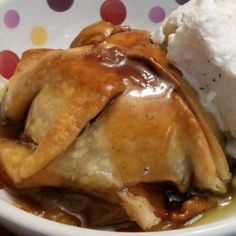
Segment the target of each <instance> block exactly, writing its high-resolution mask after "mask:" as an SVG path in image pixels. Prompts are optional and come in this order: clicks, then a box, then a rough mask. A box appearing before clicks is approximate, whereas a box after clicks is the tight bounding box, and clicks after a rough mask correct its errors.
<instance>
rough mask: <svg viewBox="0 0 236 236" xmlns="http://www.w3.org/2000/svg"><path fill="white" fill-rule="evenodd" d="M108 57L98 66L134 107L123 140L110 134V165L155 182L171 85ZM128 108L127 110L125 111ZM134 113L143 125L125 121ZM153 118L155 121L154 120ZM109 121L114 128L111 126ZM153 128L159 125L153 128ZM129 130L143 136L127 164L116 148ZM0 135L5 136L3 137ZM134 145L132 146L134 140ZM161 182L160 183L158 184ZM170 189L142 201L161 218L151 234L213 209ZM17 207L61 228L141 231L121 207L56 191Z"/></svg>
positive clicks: (169, 115) (204, 199) (135, 64)
mask: <svg viewBox="0 0 236 236" xmlns="http://www.w3.org/2000/svg"><path fill="white" fill-rule="evenodd" d="M111 52H112V51H111ZM112 53H114V58H113V57H112V55H109V57H107V58H105V59H104V60H103V61H102V62H101V63H103V65H104V66H106V67H109V68H114V67H118V68H119V69H118V70H119V72H120V74H122V78H123V81H124V83H125V84H126V85H129V86H127V87H128V89H127V90H126V91H125V93H126V95H127V96H128V97H129V98H130V99H132V101H134V103H133V106H131V107H132V109H133V110H132V112H133V113H132V112H130V113H129V114H131V113H132V115H133V116H132V117H127V118H126V124H125V123H123V124H125V125H127V127H125V128H122V129H120V130H124V131H125V132H126V133H125V134H126V135H124V133H121V134H120V136H119V135H117V137H116V138H117V140H115V139H114V133H115V132H112V129H110V131H111V132H110V134H111V136H110V140H111V143H112V145H113V146H114V150H113V161H114V162H115V163H114V166H115V167H116V168H117V171H118V172H119V175H120V176H121V177H122V178H123V179H124V180H127V182H128V181H129V180H130V181H131V180H133V181H134V180H135V181H136V182H137V183H139V182H141V181H143V182H149V181H150V182H154V181H158V179H156V178H157V177H156V172H157V170H156V169H157V167H158V166H161V164H160V165H159V163H158V161H157V160H159V159H161V158H157V157H156V156H154V155H153V153H155V154H157V155H158V156H159V157H162V156H165V152H166V150H167V147H168V141H166V140H169V132H168V131H169V130H170V129H171V128H172V126H174V125H175V123H174V122H175V118H176V116H175V114H174V113H173V111H172V110H173V103H172V92H173V91H174V85H173V84H172V83H170V82H168V81H166V80H164V79H162V78H159V77H158V75H156V74H155V73H154V72H153V71H152V69H151V68H150V66H149V65H145V64H144V65H143V61H142V63H141V62H140V61H139V60H136V59H132V60H130V59H129V60H128V59H124V57H123V56H122V54H120V55H118V54H119V52H117V51H115V50H113V52H112ZM106 90H107V91H108V90H109V87H106ZM152 99H153V101H154V99H155V105H156V106H157V107H161V109H160V110H158V109H153V104H154V103H153V104H152V103H150V101H152ZM156 99H158V102H159V103H157V102H156ZM149 103H150V104H151V106H150V104H149ZM131 104H132V102H131ZM140 104H141V105H143V107H144V108H145V109H144V112H143V113H140V112H139V109H137V108H138V107H139V106H140ZM129 105H130V104H129ZM113 107H115V106H113ZM143 107H142V108H143ZM129 108H130V107H129V106H128V107H126V106H124V109H129ZM165 109H166V110H165ZM140 110H142V109H140ZM142 111H143V110H142ZM124 114H125V112H123V111H122V112H121V116H123V115H124ZM137 114H139V115H140V116H139V118H140V117H141V118H140V119H142V122H141V123H140V120H137V123H135V122H132V124H131V122H130V121H134V120H135V117H137ZM160 114H161V115H160ZM121 116H120V117H121ZM117 117H118V122H117V123H119V121H120V119H119V116H117ZM158 117H159V119H160V120H158ZM110 121H111V122H110V123H111V124H112V125H113V124H114V121H113V120H110ZM168 122H169V123H168ZM157 123H158V124H161V125H162V126H161V127H160V126H157ZM107 124H108V126H107V129H106V130H109V122H107ZM107 124H106V125H107ZM132 125H133V126H132ZM111 127H112V126H111ZM150 127H152V129H150ZM157 127H158V128H159V135H160V137H157V134H156V131H155V128H157ZM160 129H161V131H160ZM129 130H135V131H137V132H136V133H135V137H136V138H137V137H142V138H143V139H142V140H141V142H139V143H134V147H135V148H134V149H133V150H134V152H133V153H132V155H130V156H129V159H128V155H126V153H123V154H124V155H123V156H121V154H120V152H119V149H122V148H123V146H125V144H126V143H127V142H126V140H125V138H127V137H128V140H132V138H133V136H134V133H132V132H131V133H129ZM10 133H11V132H10ZM13 133H14V132H13ZM17 134H18V133H17ZM129 135H130V137H129ZM3 136H4V137H5V134H4V135H3ZM18 136H19V135H18ZM150 137H152V139H151V140H152V141H153V143H152V144H151V145H150ZM121 140H122V141H121ZM134 140H135V141H136V140H137V139H134ZM160 147H162V148H160ZM142 148H143V149H142ZM130 150H132V149H131V148H128V149H127V153H130ZM137 153H138V154H139V153H141V154H143V156H142V158H140V159H139V160H138V159H137ZM147 160H148V161H147ZM150 160H151V161H150ZM150 163H151V164H150ZM124 164H125V165H124ZM161 169H162V170H161ZM161 169H160V172H161V171H162V172H163V173H162V174H163V175H164V174H165V172H166V169H165V168H161ZM168 176H169V175H168V174H167V177H164V178H163V179H164V180H165V178H168ZM163 179H159V181H162V180H163ZM167 180H168V179H167ZM144 188H146V187H144ZM148 188H149V187H148ZM173 189H174V188H173V187H170V188H169V187H164V185H162V186H161V187H159V186H157V187H154V188H153V186H151V188H149V189H148V191H147V192H148V193H150V194H149V195H148V196H147V197H148V200H150V202H151V203H152V205H153V206H154V208H155V209H156V211H158V213H160V214H161V218H162V219H163V222H162V223H161V224H160V225H159V226H158V227H157V228H155V229H153V230H165V229H174V228H179V227H182V226H184V225H185V224H187V223H188V222H189V221H190V220H192V219H193V218H194V216H198V215H199V214H201V213H202V212H204V211H206V210H208V209H209V208H211V207H213V205H215V201H214V199H213V198H212V199H211V197H209V196H199V197H196V196H193V195H191V193H188V194H184V195H181V194H179V193H178V192H177V191H176V190H173ZM170 190H171V191H172V190H173V194H172V197H170V196H168V192H169V191H170ZM132 191H133V192H135V191H137V189H131V192H132ZM174 195H176V196H177V197H176V199H177V200H176V199H174V198H173V196H174ZM180 195H181V197H180ZM17 206H18V207H19V208H21V209H23V210H25V211H28V212H31V213H33V214H35V215H38V216H40V217H43V218H47V219H50V220H53V221H57V222H60V223H64V224H69V225H75V226H82V227H89V228H101V227H108V229H109V227H110V229H114V228H115V229H116V230H117V231H140V228H139V227H137V225H136V224H133V223H131V222H129V221H128V217H127V215H126V214H125V213H124V211H123V210H122V209H121V208H119V207H117V206H113V205H109V204H107V203H104V202H102V201H100V200H99V199H94V198H91V197H87V196H85V195H81V194H75V193H67V192H64V191H62V190H58V189H42V190H41V191H39V192H36V193H35V192H34V193H33V194H32V193H29V194H26V197H25V195H24V196H23V197H22V196H20V197H18V200H17ZM123 224H128V226H123ZM115 225H116V226H115Z"/></svg>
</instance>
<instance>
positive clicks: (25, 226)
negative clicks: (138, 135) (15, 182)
mask: <svg viewBox="0 0 236 236" xmlns="http://www.w3.org/2000/svg"><path fill="white" fill-rule="evenodd" d="M0 219H2V220H3V221H4V222H7V223H8V225H10V224H14V225H15V226H17V227H20V228H21V229H22V230H24V231H28V232H34V233H37V234H40V235H42V234H43V235H49V236H53V235H61V236H67V235H70V236H94V235H96V236H118V235H121V234H122V235H124V236H130V235H136V236H158V235H160V236H167V235H168V236H174V235H176V234H178V236H187V235H190V234H191V235H203V234H204V235H209V236H210V235H212V236H213V235H214V236H217V235H219V236H220V235H226V234H233V233H235V232H236V226H235V222H236V215H235V216H231V217H229V218H227V219H222V220H219V221H215V222H213V223H208V224H204V225H201V226H193V227H189V228H184V229H177V230H169V231H159V232H114V231H104V230H95V229H87V228H80V227H76V226H69V225H65V224H61V223H57V222H54V221H51V220H47V219H44V218H41V217H39V216H36V215H33V214H31V213H28V212H26V211H24V210H22V209H19V208H17V207H16V206H14V205H12V204H10V203H7V202H5V201H4V200H1V199H0ZM20 228H19V231H20Z"/></svg>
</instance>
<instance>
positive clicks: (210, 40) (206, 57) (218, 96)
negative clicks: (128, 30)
mask: <svg viewBox="0 0 236 236" xmlns="http://www.w3.org/2000/svg"><path fill="white" fill-rule="evenodd" d="M235 12H236V1H235V0H227V1H224V0H191V1H189V2H188V3H187V4H185V5H183V6H181V7H179V8H178V9H177V10H175V11H174V12H173V13H172V14H171V15H170V16H169V17H168V18H167V19H166V20H165V21H164V23H163V24H162V26H161V27H160V28H159V29H158V30H157V32H155V33H154V34H153V38H152V39H153V41H154V42H155V43H158V44H162V45H163V46H166V48H167V53H168V59H169V60H170V62H171V63H172V64H173V65H175V66H176V67H177V68H178V69H180V70H181V72H182V73H183V77H184V78H185V79H186V80H187V81H188V82H189V83H190V84H191V85H192V86H193V88H194V89H195V90H196V92H197V93H198V95H199V98H200V100H201V102H202V104H203V106H205V107H206V108H207V109H208V110H209V111H210V112H212V113H213V115H214V116H215V118H216V120H217V122H218V125H219V127H220V129H221V130H222V131H223V132H227V133H229V134H230V135H231V136H233V137H234V138H236V102H235V100H236V40H235V38H236V14H235Z"/></svg>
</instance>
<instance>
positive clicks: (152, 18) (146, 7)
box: [0, 0, 236, 235]
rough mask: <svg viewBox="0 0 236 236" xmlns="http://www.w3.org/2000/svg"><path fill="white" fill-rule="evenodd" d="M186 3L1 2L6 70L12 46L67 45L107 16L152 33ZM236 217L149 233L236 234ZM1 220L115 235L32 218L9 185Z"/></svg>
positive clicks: (22, 229)
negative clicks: (15, 200)
mask: <svg viewBox="0 0 236 236" xmlns="http://www.w3.org/2000/svg"><path fill="white" fill-rule="evenodd" d="M185 2H187V0H148V1H146V0H123V1H118V0H107V1H103V0H90V1H88V0H79V1H77V0H47V1H46V0H45V1H25V0H1V2H0V35H1V37H0V68H1V66H2V65H1V63H3V62H5V61H7V59H8V58H7V57H8V56H9V55H7V56H6V54H3V53H2V51H5V50H8V51H10V52H11V53H13V54H16V55H18V57H20V56H21V54H22V52H23V51H24V50H26V49H29V48H42V47H43V48H44V47H46V48H67V47H68V46H69V44H70V42H71V41H72V40H73V38H74V37H75V36H76V35H77V33H78V32H79V31H80V30H81V29H82V28H84V27H85V26H87V25H89V24H91V23H94V22H96V21H99V20H101V19H103V20H107V21H111V22H112V23H114V24H123V25H129V26H131V27H132V28H139V29H144V30H148V31H150V32H152V31H154V30H156V29H157V27H158V26H159V24H160V23H161V22H162V21H163V20H164V19H165V17H166V16H167V15H168V14H169V13H170V12H171V11H172V10H174V9H175V8H177V7H178V6H179V5H182V4H184V3H185ZM114 9H116V10H114ZM10 69H11V70H14V69H15V68H14V67H12V68H10ZM0 71H1V69H0ZM235 218H236V213H235V215H234V214H232V215H231V216H229V217H228V219H229V220H228V221H226V220H225V221H220V222H221V223H219V224H218V223H213V224H210V225H208V226H204V225H203V226H200V227H193V228H189V229H186V230H178V231H173V232H171V233H170V232H160V233H148V234H150V235H157V234H158V235H159V234H160V235H175V234H176V232H178V233H179V235H189V234H190V233H193V234H195V235H201V234H202V232H207V235H222V233H224V232H225V233H226V231H225V229H226V226H227V230H228V232H229V233H230V232H233V221H234V220H235ZM22 219H24V220H22ZM25 219H27V221H26V220H25ZM0 221H2V222H3V223H4V224H5V225H7V226H8V227H9V228H11V229H12V230H13V231H15V232H17V233H20V234H22V233H24V235H32V233H33V234H34V235H42V234H45V235H95V234H96V235H98V234H100V235H114V233H112V232H106V233H104V232H101V231H93V230H86V229H80V230H79V231H78V229H77V228H74V227H71V226H65V225H60V224H57V223H54V222H50V221H47V220H44V219H40V218H38V217H35V216H32V215H30V214H28V213H25V212H23V211H21V210H19V209H17V208H15V207H14V206H12V198H11V196H10V195H9V194H7V192H6V191H5V190H4V188H2V189H1V190H0ZM94 232H95V233H94ZM219 233H220V234H219ZM115 235H117V234H115ZM140 235H142V234H140ZM145 235H147V234H146V233H145Z"/></svg>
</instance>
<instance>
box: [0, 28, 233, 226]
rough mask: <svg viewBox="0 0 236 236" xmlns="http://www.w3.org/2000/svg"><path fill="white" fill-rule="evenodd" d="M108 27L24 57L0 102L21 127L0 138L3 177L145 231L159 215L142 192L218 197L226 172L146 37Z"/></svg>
mask: <svg viewBox="0 0 236 236" xmlns="http://www.w3.org/2000/svg"><path fill="white" fill-rule="evenodd" d="M97 27H98V28H97ZM106 27H108V28H109V30H108V31H109V32H113V31H112V29H113V28H114V27H113V26H111V25H110V24H109V25H108V26H106V24H105V23H98V24H95V25H93V26H90V28H89V29H87V30H84V31H82V33H81V34H79V36H78V37H77V38H76V40H75V41H74V42H73V43H72V46H73V47H74V48H71V49H67V50H47V49H38V50H29V51H27V52H25V53H24V55H23V57H22V60H21V62H20V64H19V66H18V68H17V71H16V73H15V75H14V76H13V78H12V79H11V80H10V84H9V88H8V91H7V92H6V94H5V96H4V98H3V101H2V116H3V117H4V118H5V119H6V120H7V121H8V122H9V123H11V124H20V123H24V128H23V132H22V134H21V135H20V136H19V138H18V140H12V139H4V138H3V139H1V140H0V163H1V169H2V173H3V174H2V177H3V178H4V179H5V180H6V181H8V182H10V183H11V184H13V185H14V186H15V187H16V188H19V189H26V188H32V187H43V186H51V187H63V188H66V189H72V190H75V191H82V192H85V193H87V194H91V195H93V196H97V197H100V198H102V199H104V200H106V201H109V202H112V203H115V204H117V205H119V206H121V207H122V208H123V209H124V210H125V211H126V213H127V214H128V216H129V217H130V219H131V220H133V221H136V222H137V223H138V224H139V226H140V227H141V228H142V229H144V230H150V229H151V228H153V227H155V226H157V225H158V224H160V223H162V222H163V221H165V219H164V215H165V214H164V213H165V212H166V211H164V210H163V211H162V210H160V209H161V207H159V206H158V207H157V205H156V204H154V202H155V201H153V200H152V199H154V198H155V197H154V196H156V195H155V194H154V192H155V191H153V190H152V189H151V188H149V187H147V186H148V185H149V184H157V183H166V182H171V183H173V184H174V185H175V186H176V187H177V189H178V190H179V191H181V192H187V191H189V189H190V188H192V187H193V188H196V189H198V190H208V191H210V192H216V193H225V192H226V190H227V182H228V181H229V179H230V173H229V168H228V164H227V161H226V158H225V155H224V152H223V150H222V147H221V146H220V144H219V141H218V139H217V135H216V133H215V131H214V130H213V128H212V126H211V125H209V123H208V118H207V115H206V114H205V113H204V112H203V111H202V109H201V108H200V106H199V105H198V103H197V101H196V98H195V94H194V93H193V92H192V90H191V88H190V87H189V86H188V85H187V84H185V83H184V82H183V81H182V80H181V76H180V74H179V73H178V72H177V71H176V70H175V69H173V68H172V67H171V66H170V65H169V64H168V62H167V61H166V57H165V54H164V53H163V52H162V50H161V49H160V48H159V47H158V46H156V45H152V44H151V42H150V35H149V34H148V33H147V32H144V31H137V30H127V29H126V30H122V28H119V30H115V31H114V32H115V33H113V34H112V33H105V34H103V32H107V31H105V30H104V29H105V28H106ZM112 27H113V28H112ZM101 29H102V30H101ZM100 31H101V34H100V33H99V32H100ZM92 32H95V34H93V33H92ZM94 35H95V36H94ZM97 35H100V36H99V37H98V36H97ZM101 35H103V36H101ZM94 37H95V39H94ZM94 42H96V43H95V44H94V45H93V43H94ZM84 45H86V46H84ZM76 46H80V47H78V48H77V47H76ZM26 141H27V142H26ZM156 197H157V196H156ZM157 198H158V197H157ZM191 201H192V202H194V201H195V200H194V199H192V200H191ZM157 202H158V201H157ZM158 204H159V205H161V203H160V201H159V203H158ZM186 204H187V203H186ZM194 204H195V203H194ZM204 204H205V203H203V205H204ZM203 205H202V206H203ZM162 207H163V206H162ZM206 208H207V207H205V205H204V207H202V208H201V207H200V208H199V209H202V210H205V209H206ZM199 209H198V210H197V211H196V212H195V214H197V212H198V213H199ZM163 212H164V213H163ZM171 217H172V218H173V219H174V217H175V216H173V215H172V216H171ZM191 217H193V216H191Z"/></svg>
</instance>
